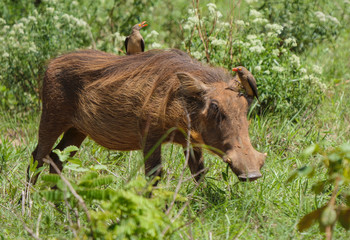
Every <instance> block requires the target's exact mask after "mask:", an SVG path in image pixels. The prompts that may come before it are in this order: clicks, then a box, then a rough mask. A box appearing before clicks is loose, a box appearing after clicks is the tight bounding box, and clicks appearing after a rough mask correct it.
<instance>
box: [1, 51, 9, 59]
mask: <svg viewBox="0 0 350 240" xmlns="http://www.w3.org/2000/svg"><path fill="white" fill-rule="evenodd" d="M9 56H10V54H8V53H7V52H4V53H3V54H2V57H3V58H8V57H9Z"/></svg>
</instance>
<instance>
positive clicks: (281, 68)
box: [271, 66, 284, 73]
mask: <svg viewBox="0 0 350 240" xmlns="http://www.w3.org/2000/svg"><path fill="white" fill-rule="evenodd" d="M271 69H272V70H273V71H275V72H278V73H281V72H284V68H283V67H280V66H273V67H272V68H271Z"/></svg>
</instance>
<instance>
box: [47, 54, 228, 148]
mask: <svg viewBox="0 0 350 240" xmlns="http://www.w3.org/2000/svg"><path fill="white" fill-rule="evenodd" d="M179 71H181V72H183V71H187V72H192V73H193V74H197V75H198V77H199V78H200V77H201V76H203V75H205V78H204V77H203V81H208V79H209V81H210V76H212V79H213V81H214V80H215V81H217V79H222V80H225V79H227V78H228V76H227V75H225V74H222V71H217V70H215V68H210V67H204V66H202V65H201V64H200V63H198V62H197V61H195V60H193V59H191V58H190V57H189V56H188V55H187V54H185V53H183V52H181V51H179V50H167V51H165V50H153V51H148V52H146V53H143V54H137V55H133V56H115V55H112V54H108V53H104V52H100V51H94V50H88V51H78V52H73V53H69V54H66V55H63V56H61V57H59V58H56V59H54V60H52V61H51V63H50V64H49V66H48V70H47V74H46V78H45V82H44V86H43V105H50V107H51V108H53V107H54V108H56V111H57V114H58V115H60V114H68V115H71V116H72V118H71V121H72V122H73V125H75V126H79V130H80V131H82V132H84V133H86V134H87V135H89V136H91V138H93V139H94V140H95V141H97V142H98V143H100V144H101V145H103V146H105V147H108V148H112V149H119V150H132V149H139V148H140V139H142V135H143V134H144V129H145V128H155V127H157V128H159V130H157V131H158V132H159V134H160V135H162V134H163V133H164V131H166V129H169V128H171V127H173V126H174V125H175V126H182V127H185V125H186V124H185V122H186V120H185V115H184V109H183V107H182V102H181V99H179V98H178V97H177V95H176V92H177V89H178V88H179V81H178V79H177V78H176V75H175V73H176V72H179ZM224 73H225V72H224ZM218 75H219V77H218ZM220 75H222V76H220ZM208 76H209V78H208Z"/></svg>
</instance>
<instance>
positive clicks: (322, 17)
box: [315, 11, 326, 22]
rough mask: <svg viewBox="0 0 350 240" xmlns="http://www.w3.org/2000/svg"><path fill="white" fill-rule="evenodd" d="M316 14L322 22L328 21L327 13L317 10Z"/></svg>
mask: <svg viewBox="0 0 350 240" xmlns="http://www.w3.org/2000/svg"><path fill="white" fill-rule="evenodd" d="M315 15H316V17H317V18H318V20H320V21H321V22H325V21H326V15H325V14H324V13H323V12H320V11H317V12H315Z"/></svg>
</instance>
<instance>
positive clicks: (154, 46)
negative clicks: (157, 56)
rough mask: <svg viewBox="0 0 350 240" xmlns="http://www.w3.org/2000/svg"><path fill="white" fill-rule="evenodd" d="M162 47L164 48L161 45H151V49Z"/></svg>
mask: <svg viewBox="0 0 350 240" xmlns="http://www.w3.org/2000/svg"><path fill="white" fill-rule="evenodd" d="M161 47H162V45H161V44H159V43H152V44H151V48H161Z"/></svg>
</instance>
